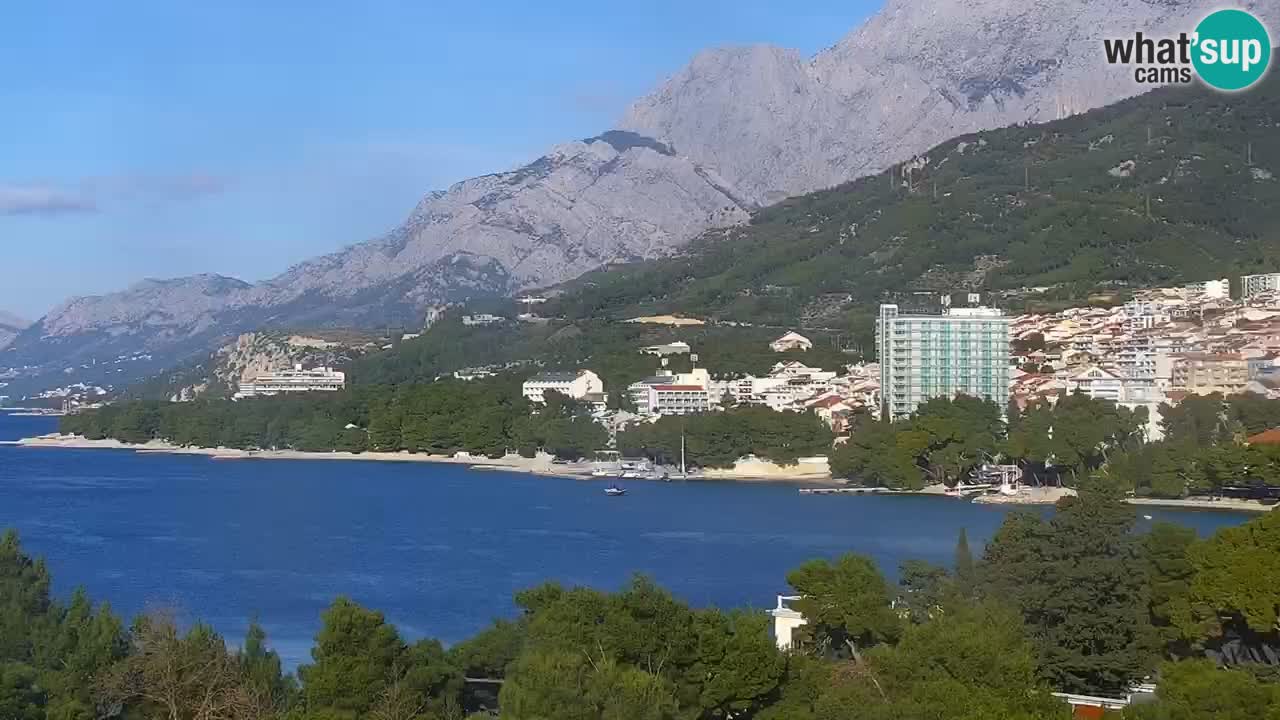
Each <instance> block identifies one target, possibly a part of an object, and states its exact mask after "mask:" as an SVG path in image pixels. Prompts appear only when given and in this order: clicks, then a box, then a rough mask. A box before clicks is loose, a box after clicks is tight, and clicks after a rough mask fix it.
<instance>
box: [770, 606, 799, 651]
mask: <svg viewBox="0 0 1280 720" xmlns="http://www.w3.org/2000/svg"><path fill="white" fill-rule="evenodd" d="M801 597H802V596H801V595H779V596H778V606H777V607H775V608H774V609H772V610H770V611H769V614H770V615H772V616H773V640H774V642H776V643H778V649H779V650H790V649H791V646H792V644H793V643H794V642H795V640H794V635H795V631H796V628H798V627H800V626H801V625H805V624H807V623H808V622H809V621H808V620H806V619H805V617H804V615H801V614H800V612H799V611H797V610H793V609H792V608H791V603H793V602H795V601H796V600H799V599H801Z"/></svg>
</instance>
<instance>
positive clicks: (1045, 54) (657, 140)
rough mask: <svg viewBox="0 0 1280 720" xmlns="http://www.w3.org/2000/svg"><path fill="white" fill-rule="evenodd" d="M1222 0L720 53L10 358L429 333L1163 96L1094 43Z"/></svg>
mask: <svg viewBox="0 0 1280 720" xmlns="http://www.w3.org/2000/svg"><path fill="white" fill-rule="evenodd" d="M1263 5H1264V3H1262V2H1258V1H1257V0H1252V1H1251V2H1247V3H1245V7H1247V8H1253V9H1261V8H1263ZM1272 5H1274V3H1271V4H1267V7H1266V8H1265V10H1266V12H1265V13H1263V15H1264V17H1266V18H1268V19H1271V18H1273V16H1274V15H1275V14H1276V12H1277V8H1275V7H1272ZM1211 7H1215V6H1213V5H1212V4H1211V3H1209V2H1207V0H1163V1H1162V2H1159V3H1153V2H1146V1H1144V0H1107V1H1106V2H1083V0H1033V1H1032V2H1028V3H1013V2H1011V0H970V1H968V2H960V1H959V0H939V2H932V3H926V2H923V1H922V0H891V1H890V2H889V3H887V4H886V6H885V8H884V9H882V10H881V12H879V13H877V14H876V15H874V16H872V17H871V18H870V19H869V20H868V21H867V22H866V23H864V24H863V25H862V26H860V27H859V28H856V29H854V30H853V31H851V32H850V33H849V34H848V35H846V36H845V38H843V39H842V40H841V41H840V42H838V43H836V44H835V45H833V46H832V47H830V48H827V49H826V50H823V51H822V52H820V53H817V54H816V55H814V56H813V57H810V58H805V57H803V56H802V55H801V53H799V52H797V51H794V50H787V49H785V48H779V47H777V46H766V45H756V46H745V47H739V48H729V49H716V50H708V51H704V52H702V53H699V54H698V55H697V56H695V58H694V59H693V60H692V61H691V62H690V63H689V65H687V66H686V67H685V68H683V69H682V70H680V71H678V72H677V73H675V74H674V75H673V76H672V77H671V78H668V79H667V80H666V81H665V82H663V83H661V84H660V85H659V86H658V87H657V88H656V89H655V90H654V91H653V92H651V93H649V94H648V95H646V96H644V97H642V98H639V99H637V100H636V102H635V103H633V104H632V106H631V107H630V108H629V109H628V111H627V113H626V114H625V115H624V117H623V118H622V120H621V121H620V122H619V123H618V125H617V127H615V128H614V129H613V130H610V131H606V132H604V133H602V134H601V135H598V136H595V137H592V138H587V139H585V140H579V141H572V142H568V143H564V144H562V145H559V146H556V147H554V148H552V150H551V151H549V152H548V153H547V154H545V155H544V156H542V157H540V158H539V159H537V160H535V161H533V162H532V163H529V164H527V165H525V166H523V167H520V168H516V169H514V170H510V171H506V172H501V173H493V174H489V175H482V176H479V177H475V178H469V179H465V180H462V181H460V182H458V183H455V184H453V185H452V186H450V187H449V188H448V189H446V190H443V191H434V192H431V193H429V194H427V195H426V196H425V197H424V198H423V200H422V201H421V202H419V204H418V205H417V206H416V207H415V208H414V210H413V212H412V213H410V215H409V217H408V218H407V219H406V220H405V221H404V222H403V223H401V224H400V225H399V226H397V227H396V228H394V229H393V230H391V231H390V232H388V233H385V234H383V235H381V236H378V237H376V238H373V239H371V240H368V241H365V242H362V243H356V244H353V245H350V246H347V247H346V248H343V249H341V250H339V251H337V252H334V253H330V254H327V255H324V256H321V257H318V258H313V259H311V260H306V261H303V262H300V263H298V264H296V265H294V266H292V267H291V268H289V269H288V270H286V271H285V272H284V273H281V274H280V275H278V276H276V277H274V278H271V279H268V280H265V281H263V282H259V283H256V284H253V285H249V286H247V287H241V286H237V285H234V284H233V283H232V284H223V285H219V286H218V287H213V286H211V284H210V282H209V281H208V280H207V279H203V280H202V279H200V278H202V277H205V276H196V277H195V279H181V280H175V281H169V282H170V284H169V285H166V286H165V287H164V288H163V290H161V289H158V288H150V289H149V290H147V291H146V292H138V291H136V290H135V289H134V288H131V289H129V290H126V291H123V292H121V293H115V294H109V295H105V296H97V297H94V298H78V299H73V300H71V301H69V302H67V303H64V304H63V305H61V306H59V308H58V309H57V310H56V311H55V312H52V313H50V314H49V315H46V316H45V317H44V318H42V319H41V321H39V322H38V323H36V325H34V326H32V327H31V328H28V329H27V330H24V331H23V332H22V333H20V334H19V335H18V336H17V337H16V338H15V339H14V340H13V342H12V343H11V344H10V346H9V348H8V349H7V350H5V351H3V353H0V366H8V367H19V368H24V369H23V371H22V372H23V373H24V375H25V376H26V381H25V382H26V384H27V385H28V386H29V387H35V386H38V385H39V384H40V383H41V382H44V381H45V380H50V379H55V378H56V379H58V380H61V379H62V378H63V377H64V376H65V375H66V374H67V370H68V369H73V370H74V368H77V367H79V368H80V369H81V370H83V369H84V366H86V365H89V366H92V365H94V364H96V363H97V362H99V361H100V360H102V359H103V358H105V357H114V356H122V355H123V356H132V355H135V354H138V353H141V354H145V355H147V356H149V357H151V358H152V359H154V360H155V361H156V362H160V358H162V359H163V360H164V361H166V362H167V364H169V365H172V364H176V363H177V362H178V361H180V360H181V359H183V358H184V357H187V356H190V355H191V354H192V353H193V352H196V351H197V350H203V351H207V350H209V349H210V347H209V346H210V344H219V343H220V342H224V341H226V340H227V339H229V338H231V337H234V336H235V335H237V334H239V333H241V332H244V331H249V330H255V329H271V328H285V327H304V326H322V327H335V326H384V325H397V326H404V327H411V328H416V327H417V326H418V325H419V324H420V323H421V320H422V318H423V316H424V315H425V314H427V313H428V312H430V310H431V309H432V308H434V307H439V306H440V305H443V304H447V303H451V302H457V301H460V300H464V299H466V298H469V297H480V296H493V295H510V294H512V293H515V292H520V291H524V290H528V289H531V288H538V287H546V286H551V285H555V284H558V283H561V282H564V281H567V280H570V279H571V278H573V277H577V276H579V275H581V274H583V273H585V272H589V271H591V270H594V269H596V268H598V267H602V266H608V265H611V264H616V263H627V262H634V261H636V260H644V259H655V258H662V257H669V256H671V255H673V254H675V253H677V252H679V251H680V250H681V249H682V248H683V247H684V246H685V245H686V244H687V243H688V242H689V241H690V240H691V239H693V238H695V237H697V236H699V235H700V234H702V233H703V232H705V231H707V230H708V229H711V228H717V227H734V226H738V225H741V224H742V223H744V222H746V221H747V219H748V218H749V217H750V213H752V212H754V211H756V210H757V209H758V208H760V207H764V206H769V205H772V204H774V203H777V202H779V201H780V200H782V199H783V198H785V197H791V196H794V195H796V194H798V193H803V192H810V191H813V190H817V189H822V188H826V187H832V186H835V185H837V184H839V183H841V182H846V181H848V180H850V179H852V178H855V177H858V176H860V175H866V174H871V173H874V172H876V171H879V170H882V169H883V168H884V167H888V166H890V165H892V164H894V163H897V162H901V161H903V160H907V159H909V158H911V157H912V156H913V155H914V154H916V153H920V152H924V151H926V150H927V149H928V148H929V147H931V146H934V145H936V144H937V143H938V142H942V141H944V140H946V139H947V138H949V137H953V136H956V135H961V134H964V133H965V132H972V131H976V130H982V129H990V128H992V127H1000V126H1007V125H1013V124H1017V123H1022V122H1028V121H1033V120H1037V119H1045V117H1056V116H1058V115H1061V114H1068V113H1071V112H1075V111H1079V110H1084V109H1088V108H1089V107H1095V106H1098V105H1101V104H1105V103H1109V102H1112V101H1115V100H1118V99H1122V98H1124V97H1129V96H1131V95H1133V94H1135V93H1138V92H1140V91H1142V90H1145V89H1146V88H1144V87H1142V86H1136V85H1134V84H1133V83H1132V81H1131V80H1129V78H1128V75H1127V72H1128V71H1127V70H1116V69H1113V70H1112V71H1111V72H1110V73H1103V72H1101V71H1100V69H1099V68H1100V66H1101V64H1102V63H1103V62H1104V61H1103V58H1102V52H1101V45H1100V42H1098V43H1096V44H1097V47H1096V48H1094V47H1093V46H1094V44H1095V43H1094V42H1093V41H1094V40H1095V39H1096V38H1093V37H1092V35H1091V34H1092V33H1096V32H1097V31H1098V29H1099V28H1101V27H1123V26H1125V25H1126V24H1132V25H1134V26H1135V27H1141V28H1144V29H1147V30H1149V31H1152V32H1161V31H1164V30H1169V29H1173V28H1176V29H1178V30H1181V29H1188V28H1189V27H1190V26H1191V25H1192V24H1193V22H1194V19H1198V15H1199V14H1201V12H1202V11H1203V10H1207V9H1209V8H1211ZM235 282H239V281H235ZM183 285H188V286H189V287H186V288H184V287H183ZM156 302H162V304H159V305H156V304H151V303H156ZM0 369H2V368H0ZM75 372H78V371H75ZM73 374H74V373H73ZM119 374H121V373H117V375H119ZM123 374H126V375H129V374H133V372H132V370H130V371H129V372H125V373H123ZM40 378H44V379H43V380H41V379H40Z"/></svg>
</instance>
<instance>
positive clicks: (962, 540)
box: [956, 528, 973, 591]
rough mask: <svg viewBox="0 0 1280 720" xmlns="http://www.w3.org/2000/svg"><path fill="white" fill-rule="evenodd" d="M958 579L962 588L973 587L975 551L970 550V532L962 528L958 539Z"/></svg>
mask: <svg viewBox="0 0 1280 720" xmlns="http://www.w3.org/2000/svg"><path fill="white" fill-rule="evenodd" d="M956 581H957V582H958V583H959V584H960V588H961V589H962V590H966V591H967V590H968V589H969V588H971V587H973V552H971V551H970V550H969V534H968V532H967V531H966V530H965V528H960V537H959V539H957V540H956Z"/></svg>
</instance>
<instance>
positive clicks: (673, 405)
mask: <svg viewBox="0 0 1280 720" xmlns="http://www.w3.org/2000/svg"><path fill="white" fill-rule="evenodd" d="M627 395H628V397H630V398H631V402H632V403H633V404H634V405H635V406H636V412H638V413H640V414H641V415H689V414H692V413H701V412H707V411H709V410H711V405H712V398H711V376H710V374H709V373H708V372H707V371H706V370H705V369H703V368H694V369H693V370H691V371H689V372H687V373H672V372H669V371H666V370H664V371H661V372H659V373H658V374H657V375H654V376H653V377H649V378H645V379H644V380H640V381H638V382H634V383H631V384H630V385H628V386H627ZM716 400H717V401H718V400H719V398H716Z"/></svg>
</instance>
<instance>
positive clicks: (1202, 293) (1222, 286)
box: [1182, 278, 1231, 300]
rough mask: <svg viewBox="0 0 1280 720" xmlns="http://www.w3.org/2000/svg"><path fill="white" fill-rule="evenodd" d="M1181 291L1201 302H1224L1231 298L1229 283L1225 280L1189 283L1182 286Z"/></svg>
mask: <svg viewBox="0 0 1280 720" xmlns="http://www.w3.org/2000/svg"><path fill="white" fill-rule="evenodd" d="M1182 289H1183V290H1184V291H1185V292H1186V293H1187V294H1188V295H1191V296H1198V297H1199V299H1201V300H1226V299H1228V298H1230V297H1231V281H1230V280H1228V279H1227V278H1222V279H1220V280H1205V281H1203V282H1196V283H1190V284H1187V285H1183V286H1182Z"/></svg>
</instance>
